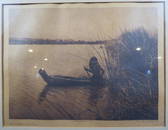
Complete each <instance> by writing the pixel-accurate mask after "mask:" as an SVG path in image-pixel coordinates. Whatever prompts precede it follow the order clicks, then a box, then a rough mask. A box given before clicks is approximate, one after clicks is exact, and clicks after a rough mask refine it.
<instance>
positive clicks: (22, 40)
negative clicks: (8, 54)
mask: <svg viewBox="0 0 168 130" xmlns="http://www.w3.org/2000/svg"><path fill="white" fill-rule="evenodd" d="M105 42H106V41H101V40H96V41H84V40H50V39H32V38H10V40H9V44H40V45H43V44H103V43H105Z"/></svg>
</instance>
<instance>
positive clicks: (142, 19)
mask: <svg viewBox="0 0 168 130" xmlns="http://www.w3.org/2000/svg"><path fill="white" fill-rule="evenodd" d="M9 20H10V26H9V27H10V37H16V38H44V39H46V38H47V39H73V40H105V39H110V38H116V36H118V35H119V34H120V33H121V32H122V31H123V30H125V29H135V28H137V27H144V28H145V29H147V30H149V31H154V30H156V29H157V8H152V7H150V8H145V7H123V8H122V7H108V8H105V7H102V8H95V7H94V8H87V7H86V8H80V7H77V8H53V6H52V8H34V7H32V8H12V9H10V12H9Z"/></svg>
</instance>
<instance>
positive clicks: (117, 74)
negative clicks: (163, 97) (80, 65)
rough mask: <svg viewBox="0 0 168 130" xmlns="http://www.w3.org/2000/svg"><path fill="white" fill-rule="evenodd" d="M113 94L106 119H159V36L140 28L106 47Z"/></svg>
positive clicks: (111, 92) (126, 33)
mask: <svg viewBox="0 0 168 130" xmlns="http://www.w3.org/2000/svg"><path fill="white" fill-rule="evenodd" d="M105 53H106V55H104V59H105V63H106V67H107V72H108V87H109V91H110V98H109V105H108V106H107V108H106V113H107V116H108V117H107V118H108V119H116V120H121V119H122V120H123V119H126V120H128V119H129V120H131V119H134V120H135V119H136V120H139V119H147V120H148V119H152V120H155V119H157V118H158V77H157V76H158V62H157V59H158V58H157V35H156V34H149V33H148V32H147V31H146V30H145V29H143V28H138V29H135V30H132V31H125V32H123V33H122V34H121V35H120V36H119V38H118V39H117V40H111V41H108V42H107V43H106V44H105Z"/></svg>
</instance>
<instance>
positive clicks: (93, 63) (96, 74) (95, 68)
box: [84, 56, 104, 85]
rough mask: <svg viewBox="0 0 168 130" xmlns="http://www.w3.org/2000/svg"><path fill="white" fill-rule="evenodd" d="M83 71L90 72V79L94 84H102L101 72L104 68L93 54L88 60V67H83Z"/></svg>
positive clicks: (102, 72)
mask: <svg viewBox="0 0 168 130" xmlns="http://www.w3.org/2000/svg"><path fill="white" fill-rule="evenodd" d="M84 69H85V71H87V72H90V73H91V74H92V77H91V80H92V81H93V83H94V85H102V84H103V74H104V70H103V69H102V68H101V66H100V64H99V62H98V60H97V58H96V57H95V56H93V57H92V58H91V59H90V61H89V68H86V67H84Z"/></svg>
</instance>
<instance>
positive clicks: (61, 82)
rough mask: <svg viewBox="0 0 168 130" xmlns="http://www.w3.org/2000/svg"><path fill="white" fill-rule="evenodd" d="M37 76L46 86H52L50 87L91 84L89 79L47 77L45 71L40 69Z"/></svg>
mask: <svg viewBox="0 0 168 130" xmlns="http://www.w3.org/2000/svg"><path fill="white" fill-rule="evenodd" d="M39 74H40V76H41V77H42V79H43V80H44V81H45V82H46V83H47V84H48V85H52V86H87V85H92V82H91V80H90V79H84V78H75V77H67V76H59V75H55V76H54V75H53V76H51V75H48V74H47V73H46V71H45V70H41V69H40V70H39Z"/></svg>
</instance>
